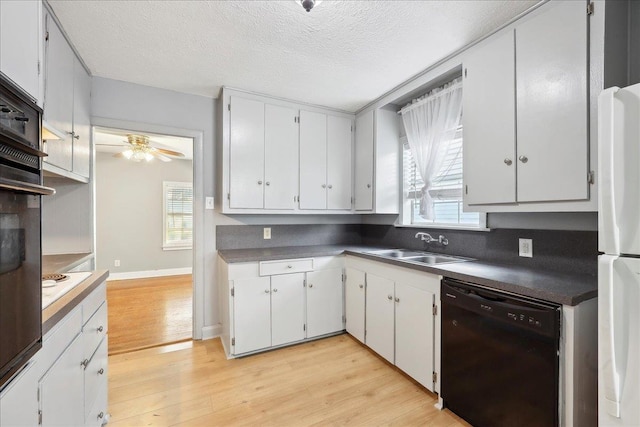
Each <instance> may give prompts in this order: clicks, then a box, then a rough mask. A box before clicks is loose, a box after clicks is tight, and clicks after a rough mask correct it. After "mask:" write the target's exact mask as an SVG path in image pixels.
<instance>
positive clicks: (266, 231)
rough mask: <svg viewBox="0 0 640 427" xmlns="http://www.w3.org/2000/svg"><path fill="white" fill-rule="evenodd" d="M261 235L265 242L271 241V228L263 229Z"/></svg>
mask: <svg viewBox="0 0 640 427" xmlns="http://www.w3.org/2000/svg"><path fill="white" fill-rule="evenodd" d="M263 234H264V238H265V240H268V239H271V227H265V228H264V233H263Z"/></svg>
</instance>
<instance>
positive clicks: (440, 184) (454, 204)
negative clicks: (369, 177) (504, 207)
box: [401, 126, 485, 228]
mask: <svg viewBox="0 0 640 427" xmlns="http://www.w3.org/2000/svg"><path fill="white" fill-rule="evenodd" d="M401 141H402V145H403V150H402V151H403V155H402V165H403V173H402V175H403V188H404V191H403V194H404V203H403V206H404V212H403V215H402V220H403V221H402V223H403V224H404V225H420V226H434V227H436V226H444V227H461V228H484V227H485V215H484V214H480V213H477V212H463V210H462V208H463V202H462V126H459V127H458V128H457V129H456V133H455V135H454V137H453V139H452V140H450V141H448V142H447V143H446V144H444V146H443V148H442V149H443V150H445V155H444V156H445V157H444V158H445V160H444V163H443V165H442V168H441V169H440V171H438V174H437V176H436V179H435V180H434V183H433V185H432V188H431V190H430V194H431V197H432V198H433V204H434V210H435V215H436V217H435V219H434V220H427V219H425V218H423V217H422V216H420V196H421V189H422V187H423V186H424V182H423V181H422V178H421V177H420V173H419V172H418V170H417V167H416V163H415V161H414V160H413V156H412V154H411V149H410V148H409V143H408V141H407V138H406V137H402V138H401Z"/></svg>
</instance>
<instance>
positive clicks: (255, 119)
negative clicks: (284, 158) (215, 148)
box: [229, 96, 264, 209]
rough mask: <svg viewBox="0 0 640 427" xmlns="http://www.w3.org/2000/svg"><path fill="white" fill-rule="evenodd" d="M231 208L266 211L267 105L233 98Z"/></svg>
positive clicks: (231, 112)
mask: <svg viewBox="0 0 640 427" xmlns="http://www.w3.org/2000/svg"><path fill="white" fill-rule="evenodd" d="M230 102H231V111H230V112H229V135H230V136H229V138H230V140H229V145H230V147H229V149H230V159H229V175H230V176H229V193H230V195H229V206H230V207H231V208H254V209H262V208H263V207H264V197H263V193H264V103H262V102H259V101H253V100H250V99H244V98H240V97H237V96H232V97H231V101H230Z"/></svg>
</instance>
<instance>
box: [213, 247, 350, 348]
mask: <svg viewBox="0 0 640 427" xmlns="http://www.w3.org/2000/svg"><path fill="white" fill-rule="evenodd" d="M342 264H343V257H321V258H313V259H312V258H305V259H291V260H280V261H268V262H260V263H258V262H250V263H232V264H227V263H226V262H224V261H223V260H222V259H221V258H220V259H219V273H220V283H226V284H227V285H228V286H222V287H221V290H220V301H221V307H220V310H221V313H222V317H223V321H222V330H223V332H222V337H221V338H222V343H223V346H224V348H225V351H226V353H227V355H228V356H230V357H232V356H236V355H243V354H248V353H252V352H255V351H260V350H266V349H269V348H272V347H278V346H282V345H286V344H289V343H295V342H300V341H303V340H305V339H310V338H314V337H319V336H323V335H327V334H332V333H336V332H340V331H342V330H344V321H343V319H344V309H343V307H344V303H343V300H344V296H343V282H342V277H343V276H342V271H343V268H342ZM280 267H282V268H280ZM286 271H291V273H286Z"/></svg>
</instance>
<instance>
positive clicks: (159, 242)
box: [94, 127, 194, 354]
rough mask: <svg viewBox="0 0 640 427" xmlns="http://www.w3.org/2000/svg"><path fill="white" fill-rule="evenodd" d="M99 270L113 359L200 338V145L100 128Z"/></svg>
mask: <svg viewBox="0 0 640 427" xmlns="http://www.w3.org/2000/svg"><path fill="white" fill-rule="evenodd" d="M94 145H95V156H94V157H95V212H96V224H95V230H96V239H95V245H96V250H95V253H96V268H97V269H108V270H109V271H110V277H109V279H108V281H107V301H108V303H109V337H110V338H109V354H117V353H124V352H129V351H134V350H138V349H142V348H148V347H154V346H158V345H163V344H168V343H173V342H178V341H184V340H190V339H191V338H192V337H193V336H194V332H193V324H194V316H193V306H194V303H193V301H194V298H193V294H194V292H193V291H194V280H193V260H194V256H193V236H194V208H193V206H194V203H193V202H194V191H193V190H194V189H193V181H194V179H193V178H194V166H193V149H194V138H192V137H181V136H173V135H163V134H158V133H150V132H143V131H139V130H128V129H117V128H106V127H96V128H94Z"/></svg>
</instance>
